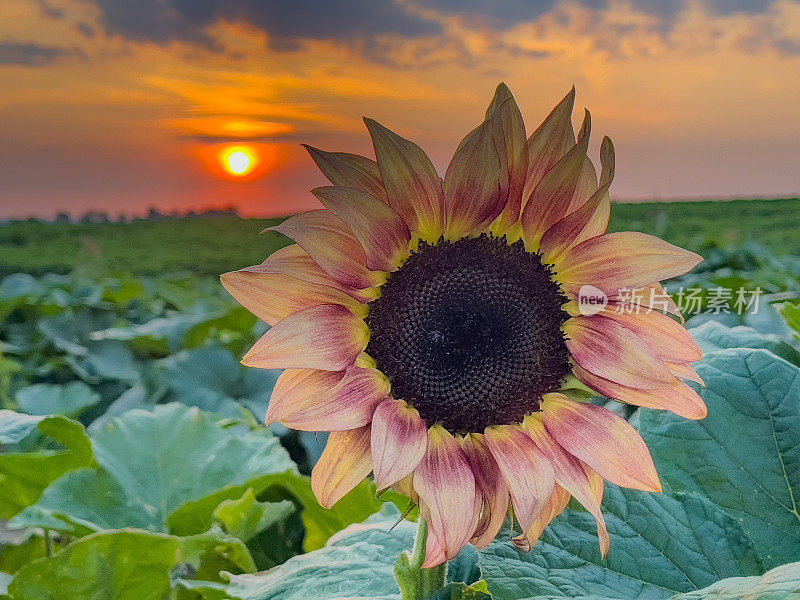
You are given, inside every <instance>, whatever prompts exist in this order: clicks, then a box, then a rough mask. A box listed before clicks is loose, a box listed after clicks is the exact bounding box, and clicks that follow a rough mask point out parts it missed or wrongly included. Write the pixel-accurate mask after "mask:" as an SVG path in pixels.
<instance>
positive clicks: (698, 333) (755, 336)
mask: <svg viewBox="0 0 800 600" xmlns="http://www.w3.org/2000/svg"><path fill="white" fill-rule="evenodd" d="M689 332H690V333H691V334H692V337H693V338H694V339H695V341H696V342H697V345H698V346H700V349H701V350H702V351H703V352H704V353H706V354H708V353H709V352H713V351H715V350H724V349H727V348H761V349H763V350H769V351H770V352H772V353H773V354H776V355H777V356H780V357H781V358H784V359H786V360H788V361H789V362H790V363H794V364H796V365H800V352H798V351H797V350H796V349H795V348H794V347H792V345H791V344H788V343H787V342H786V341H785V340H784V339H783V338H782V337H781V336H779V335H775V334H771V333H759V332H758V331H756V330H755V329H752V328H750V327H745V326H743V325H741V326H739V327H726V326H725V325H723V324H721V323H719V322H718V321H707V322H705V323H703V324H702V325H700V326H699V327H695V328H693V329H690V330H689Z"/></svg>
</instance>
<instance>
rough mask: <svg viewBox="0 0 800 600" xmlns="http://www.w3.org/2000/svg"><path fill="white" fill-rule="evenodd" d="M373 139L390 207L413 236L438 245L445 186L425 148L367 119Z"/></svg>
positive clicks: (365, 120) (365, 121)
mask: <svg viewBox="0 0 800 600" xmlns="http://www.w3.org/2000/svg"><path fill="white" fill-rule="evenodd" d="M364 123H366V125H367V129H369V133H370V135H371V136H372V143H373V145H374V147H375V157H376V158H377V159H378V168H379V169H380V171H381V178H382V179H383V184H384V187H385V188H386V196H387V198H388V202H389V206H391V207H392V208H393V209H394V210H395V212H396V213H397V214H399V215H400V216H401V217H403V219H404V220H405V222H406V223H407V224H408V228H409V229H410V230H411V233H412V234H422V235H421V237H423V239H426V240H427V241H435V240H436V239H437V238H438V236H439V234H440V233H441V230H442V204H443V202H444V199H443V193H442V182H441V180H440V179H439V175H437V173H436V169H434V167H433V164H432V163H431V161H430V159H429V158H428V156H427V155H426V154H425V152H423V150H422V148H420V147H419V146H417V145H416V144H415V143H413V142H410V141H409V140H407V139H405V138H402V137H400V136H399V135H397V134H396V133H394V132H392V131H389V130H388V129H386V127H384V126H383V125H381V124H380V123H378V122H377V121H373V120H372V119H367V118H365V119H364Z"/></svg>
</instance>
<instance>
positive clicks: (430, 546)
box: [420, 507, 447, 569]
mask: <svg viewBox="0 0 800 600" xmlns="http://www.w3.org/2000/svg"><path fill="white" fill-rule="evenodd" d="M420 517H421V518H423V519H425V520H426V521H427V520H428V519H430V511H428V510H427V508H423V507H420ZM445 560H447V557H446V556H445V553H444V546H443V544H442V543H441V542H439V539H438V538H437V537H436V533H435V532H434V531H433V530H432V529H428V538H427V539H426V540H425V562H423V563H422V567H423V568H424V569H430V568H431V567H435V566H437V565H440V564H442V563H443V562H444V561H445Z"/></svg>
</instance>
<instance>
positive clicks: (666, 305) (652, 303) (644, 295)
mask: <svg viewBox="0 0 800 600" xmlns="http://www.w3.org/2000/svg"><path fill="white" fill-rule="evenodd" d="M643 309H647V310H645V312H647V311H658V312H663V313H666V314H670V315H674V316H676V317H678V320H679V321H680V322H681V323H683V322H684V321H685V319H684V318H683V315H682V314H681V311H680V310H678V305H677V304H675V302H674V301H673V300H672V298H671V297H670V295H669V294H667V292H666V291H665V290H664V288H663V286H662V285H661V284H660V283H651V284H649V285H645V286H642V287H639V288H636V289H621V290H619V291H618V293H617V294H616V295H612V296H609V297H608V308H607V310H613V311H615V312H641V311H642V310H643Z"/></svg>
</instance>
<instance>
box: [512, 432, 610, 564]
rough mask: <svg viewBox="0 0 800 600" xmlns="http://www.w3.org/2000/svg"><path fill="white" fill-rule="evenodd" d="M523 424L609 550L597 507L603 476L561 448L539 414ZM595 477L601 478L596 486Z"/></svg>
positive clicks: (560, 484)
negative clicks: (593, 522) (591, 520)
mask: <svg viewBox="0 0 800 600" xmlns="http://www.w3.org/2000/svg"><path fill="white" fill-rule="evenodd" d="M522 427H523V429H524V431H525V433H527V434H528V435H529V436H530V438H531V439H532V440H533V441H534V443H535V444H536V445H537V446H539V449H540V450H541V451H542V452H544V454H545V455H546V456H547V458H548V460H549V461H550V464H552V465H553V471H555V475H556V484H557V485H559V486H561V487H562V488H564V489H565V490H567V492H569V493H570V494H572V496H574V497H575V499H576V500H577V501H578V502H580V503H581V504H582V505H583V507H584V508H585V509H586V510H588V511H589V513H591V515H592V516H593V517H594V518H595V519H596V520H597V533H598V536H599V537H600V548H601V551H602V553H603V555H605V554H606V553H607V552H608V546H609V538H608V531H607V530H606V522H605V519H604V518H603V513H602V512H601V510H600V501H601V500H602V499H603V485H602V478H600V477H599V476H598V475H597V474H596V473H595V472H594V471H592V469H590V468H589V467H587V466H586V465H585V464H584V463H582V462H581V461H580V460H578V459H577V458H575V457H574V456H573V455H572V454H570V453H569V452H567V451H566V450H564V448H562V447H561V445H560V444H559V443H558V442H556V441H555V440H554V439H553V438H552V437H551V436H550V434H549V433H548V432H547V430H546V429H545V427H544V424H543V423H542V420H541V418H540V417H539V416H533V417H526V418H525V421H524V422H523V424H522ZM597 479H600V480H601V481H600V483H599V486H598V482H597ZM598 491H599V493H598ZM536 537H538V535H537V536H536Z"/></svg>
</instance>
